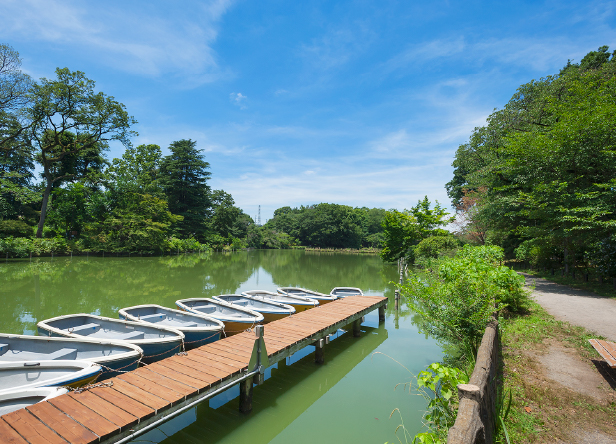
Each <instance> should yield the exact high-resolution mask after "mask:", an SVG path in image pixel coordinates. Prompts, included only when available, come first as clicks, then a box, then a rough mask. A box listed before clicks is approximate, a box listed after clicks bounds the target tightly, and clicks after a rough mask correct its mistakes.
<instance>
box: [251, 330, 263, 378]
mask: <svg viewBox="0 0 616 444" xmlns="http://www.w3.org/2000/svg"><path fill="white" fill-rule="evenodd" d="M263 334H264V327H263V325H257V326H256V327H255V335H256V337H257V342H258V343H257V345H256V346H255V347H256V348H257V362H256V368H257V369H259V373H257V374H256V375H255V376H254V377H253V378H252V382H253V383H254V384H256V385H261V384H263V383H264V382H265V367H264V366H263V364H266V365H267V363H264V362H262V361H263V357H262V354H263V352H265V343H264V342H263ZM262 348H263V350H262ZM265 356H267V352H265Z"/></svg>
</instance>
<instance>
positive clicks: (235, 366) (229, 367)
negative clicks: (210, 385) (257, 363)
mask: <svg viewBox="0 0 616 444" xmlns="http://www.w3.org/2000/svg"><path fill="white" fill-rule="evenodd" d="M186 358H187V359H190V360H192V361H195V362H198V363H200V364H204V365H206V366H208V367H213V368H216V369H218V370H220V371H224V372H227V373H228V374H230V375H231V374H233V373H237V372H239V371H240V370H242V369H243V368H246V366H247V365H248V364H247V363H246V364H244V363H242V364H240V363H238V362H236V361H233V360H231V359H228V358H226V357H224V356H219V355H214V354H212V353H207V352H201V353H194V354H192V355H189V356H187V357H186Z"/></svg>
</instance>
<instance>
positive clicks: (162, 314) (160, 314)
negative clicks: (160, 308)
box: [139, 313, 165, 321]
mask: <svg viewBox="0 0 616 444" xmlns="http://www.w3.org/2000/svg"><path fill="white" fill-rule="evenodd" d="M155 318H161V319H165V314H164V313H154V314H151V315H145V316H141V317H139V319H141V320H142V321H145V320H146V319H155Z"/></svg>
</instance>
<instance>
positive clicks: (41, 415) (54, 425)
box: [26, 401, 98, 444]
mask: <svg viewBox="0 0 616 444" xmlns="http://www.w3.org/2000/svg"><path fill="white" fill-rule="evenodd" d="M26 410H28V411H29V412H30V413H32V414H33V415H34V416H36V417H37V418H38V419H39V420H40V421H41V422H42V423H44V424H46V425H47V427H49V428H50V429H52V430H53V431H54V432H56V433H57V434H58V435H60V436H61V437H62V438H64V439H66V440H67V441H68V442H70V443H71V444H85V443H90V442H95V441H98V436H96V435H95V434H94V433H92V432H91V431H90V430H88V429H86V428H85V427H84V426H82V425H81V424H79V423H78V422H77V421H75V420H74V419H72V418H69V417H68V416H66V415H65V414H64V413H62V412H61V411H60V410H58V409H57V408H55V407H54V406H53V405H51V404H50V403H49V402H47V401H45V402H39V403H38V404H34V405H31V406H29V407H26Z"/></svg>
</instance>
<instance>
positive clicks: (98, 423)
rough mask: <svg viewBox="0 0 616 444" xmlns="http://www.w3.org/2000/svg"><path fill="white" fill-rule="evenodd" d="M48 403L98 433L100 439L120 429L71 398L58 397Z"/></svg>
mask: <svg viewBox="0 0 616 444" xmlns="http://www.w3.org/2000/svg"><path fill="white" fill-rule="evenodd" d="M48 402H49V403H50V404H53V405H54V406H55V407H56V408H57V409H58V410H61V411H63V412H64V413H65V414H66V415H68V416H70V417H71V418H73V419H74V420H75V421H77V422H79V423H80V424H81V425H83V426H84V427H86V428H87V429H89V430H91V431H92V432H93V433H96V434H97V435H98V436H99V437H100V439H105V438H107V437H108V436H110V435H111V434H112V433H114V432H117V431H118V428H117V427H116V426H115V425H114V424H113V423H112V422H110V421H109V420H107V419H105V418H104V417H102V416H100V415H99V414H98V413H96V412H94V411H93V410H90V409H89V408H87V407H86V406H85V405H83V404H81V403H79V402H77V401H75V399H73V398H71V397H70V396H66V395H64V396H58V397H56V398H52V399H50V400H49V401H48Z"/></svg>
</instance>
